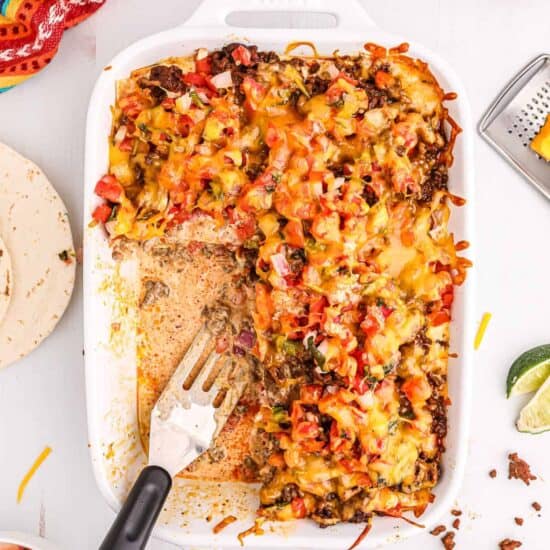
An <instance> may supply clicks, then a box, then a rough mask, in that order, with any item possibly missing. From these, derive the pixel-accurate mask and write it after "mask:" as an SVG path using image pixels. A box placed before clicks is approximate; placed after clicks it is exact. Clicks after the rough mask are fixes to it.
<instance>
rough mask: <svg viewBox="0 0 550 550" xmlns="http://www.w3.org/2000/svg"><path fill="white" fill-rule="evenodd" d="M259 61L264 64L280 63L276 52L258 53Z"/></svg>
mask: <svg viewBox="0 0 550 550" xmlns="http://www.w3.org/2000/svg"><path fill="white" fill-rule="evenodd" d="M258 61H261V62H262V63H278V62H279V56H278V55H277V54H276V53H275V52H258Z"/></svg>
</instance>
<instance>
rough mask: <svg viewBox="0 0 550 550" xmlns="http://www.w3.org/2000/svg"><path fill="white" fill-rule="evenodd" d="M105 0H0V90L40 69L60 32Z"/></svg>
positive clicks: (50, 53)
mask: <svg viewBox="0 0 550 550" xmlns="http://www.w3.org/2000/svg"><path fill="white" fill-rule="evenodd" d="M105 1H106V0H0V93H1V92H5V91H6V90H9V89H10V88H13V86H15V85H16V84H19V83H21V82H23V81H24V80H26V79H27V78H29V77H31V76H32V75H34V74H36V73H37V72H38V71H40V70H42V69H43V68H44V67H45V66H46V65H47V64H48V63H49V62H50V61H51V60H52V58H53V56H54V55H55V53H56V52H57V48H58V47H59V42H60V41H61V37H62V36H63V32H64V31H65V30H66V29H68V28H69V27H73V26H74V25H76V24H78V23H80V21H82V20H84V19H86V17H88V16H89V15H91V14H92V13H93V12H95V11H96V10H97V9H98V8H99V7H100V6H101V5H102V4H103V3H104V2H105Z"/></svg>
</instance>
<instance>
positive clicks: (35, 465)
mask: <svg viewBox="0 0 550 550" xmlns="http://www.w3.org/2000/svg"><path fill="white" fill-rule="evenodd" d="M51 452H52V450H51V448H50V447H47V446H46V447H44V450H43V451H42V452H41V453H40V454H39V455H38V457H37V458H36V460H35V461H34V463H33V465H32V466H31V467H30V469H29V471H28V472H27V473H26V474H25V476H24V477H23V479H22V480H21V483H20V484H19V489H18V490H17V503H20V502H21V499H22V498H23V493H24V492H25V488H26V487H27V485H28V483H29V481H30V480H31V479H32V477H33V476H34V474H35V473H36V471H37V470H38V468H40V466H41V465H42V463H43V462H44V461H45V460H46V458H48V456H49V455H50V453H51Z"/></svg>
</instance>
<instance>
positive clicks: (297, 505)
mask: <svg viewBox="0 0 550 550" xmlns="http://www.w3.org/2000/svg"><path fill="white" fill-rule="evenodd" d="M290 507H291V508H292V514H293V515H294V517H295V518H296V519H302V518H305V517H306V514H307V510H306V504H305V502H304V499H303V498H302V497H294V498H293V499H292V500H291V502H290Z"/></svg>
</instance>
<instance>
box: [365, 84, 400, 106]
mask: <svg viewBox="0 0 550 550" xmlns="http://www.w3.org/2000/svg"><path fill="white" fill-rule="evenodd" d="M359 87H360V88H363V89H364V90H365V91H366V92H367V97H368V98H369V109H378V108H380V107H384V105H386V103H392V102H393V99H392V98H391V96H390V95H389V93H388V92H387V91H386V90H380V89H379V88H377V87H376V85H375V84H374V80H372V79H370V78H369V79H367V80H360V81H359Z"/></svg>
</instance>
